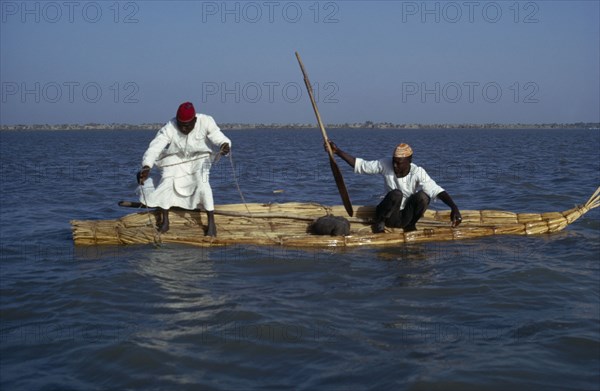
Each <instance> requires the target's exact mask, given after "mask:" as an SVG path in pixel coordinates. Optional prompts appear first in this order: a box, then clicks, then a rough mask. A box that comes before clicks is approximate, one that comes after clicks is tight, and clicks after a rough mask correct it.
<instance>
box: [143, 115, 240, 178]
mask: <svg viewBox="0 0 600 391" xmlns="http://www.w3.org/2000/svg"><path fill="white" fill-rule="evenodd" d="M196 118H197V120H196V125H195V126H194V129H193V130H192V131H191V132H190V133H188V134H187V135H185V134H183V133H181V132H180V131H179V130H178V129H177V120H176V119H175V118H173V119H172V120H170V121H169V122H167V124H166V125H165V126H163V127H162V128H161V129H160V130H159V131H158V133H157V134H156V137H154V139H153V140H152V141H151V142H150V145H149V146H148V149H147V150H146V153H144V157H143V158H142V166H148V167H153V166H154V165H155V164H156V165H158V166H160V167H163V173H162V175H163V177H165V176H167V177H168V176H181V175H185V174H192V173H193V172H195V171H197V170H198V169H201V167H200V166H201V162H202V160H204V159H203V158H204V157H206V158H209V157H210V156H211V155H212V154H215V153H217V152H218V151H219V148H220V146H221V145H222V144H223V143H228V144H229V145H230V146H231V140H229V139H228V138H227V137H226V136H225V135H224V134H223V132H221V129H219V127H218V126H217V124H216V122H215V120H214V119H213V118H212V117H211V116H209V115H205V114H196ZM182 162H190V163H184V164H178V163H182Z"/></svg>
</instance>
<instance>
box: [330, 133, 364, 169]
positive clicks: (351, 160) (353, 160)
mask: <svg viewBox="0 0 600 391" xmlns="http://www.w3.org/2000/svg"><path fill="white" fill-rule="evenodd" d="M328 141H329V145H330V146H331V151H332V152H333V153H334V154H335V155H338V156H339V157H341V158H342V159H343V160H344V161H345V162H346V163H348V164H349V165H350V167H352V168H354V165H355V164H356V158H355V157H354V156H352V155H350V154H349V153H347V152H344V151H342V150H341V149H339V148H338V146H337V145H335V144H334V142H333V141H331V140H328ZM325 150H327V146H325Z"/></svg>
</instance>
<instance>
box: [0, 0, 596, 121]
mask: <svg viewBox="0 0 600 391" xmlns="http://www.w3.org/2000/svg"><path fill="white" fill-rule="evenodd" d="M599 4H600V2H599V1H520V2H519V1H495V2H494V1H472V2H464V1H456V2H454V1H449V2H448V1H425V2H424V1H321V2H316V1H227V2H225V1H181V2H176V1H175V2H167V1H122V2H116V1H73V2H63V1H56V2H53V1H50V2H41V1H29V2H23V1H5V0H1V1H0V6H1V7H0V11H1V24H0V29H1V30H0V32H1V34H0V57H1V60H0V61H1V64H0V65H1V67H0V79H1V89H2V97H1V99H2V100H1V108H0V123H1V124H5V125H8V124H21V123H24V124H45V123H48V124H61V123H88V122H99V123H113V122H117V123H120V122H123V123H134V124H135V123H148V122H151V123H153V122H164V121H166V120H168V119H169V118H171V117H172V116H173V115H174V113H175V110H176V108H177V106H178V104H179V103H181V102H183V101H186V100H190V101H192V102H194V104H195V105H196V107H197V109H198V111H200V112H203V113H207V114H210V115H212V116H213V117H215V119H216V120H217V122H218V123H228V122H251V123H252V122H254V123H295V122H300V123H313V122H314V121H315V120H314V115H313V113H312V109H311V107H310V103H309V100H308V95H307V93H306V90H305V88H304V84H303V80H302V75H301V73H300V70H299V67H298V64H297V62H296V59H295V57H294V51H296V50H297V51H299V52H300V54H301V56H302V58H303V61H304V64H305V66H306V68H307V71H308V73H309V76H310V79H311V82H312V83H313V85H314V88H315V91H317V93H318V105H319V109H320V111H321V115H322V117H323V120H324V121H325V122H326V123H345V122H349V123H352V122H363V121H367V120H370V121H375V122H394V123H489V122H497V123H516V122H523V123H540V122H544V123H546V122H559V123H568V122H579V121H586V122H588V121H590V122H598V121H600V108H599V107H600V71H599V69H600V49H599V48H600V27H599V21H600V6H599Z"/></svg>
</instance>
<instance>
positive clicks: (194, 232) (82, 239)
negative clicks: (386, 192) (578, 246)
mask: <svg viewBox="0 0 600 391" xmlns="http://www.w3.org/2000/svg"><path fill="white" fill-rule="evenodd" d="M599 205H600V188H598V189H597V190H596V192H595V193H594V194H593V195H592V197H591V198H590V199H589V200H588V202H587V203H585V204H584V205H580V206H576V207H575V208H572V209H569V210H566V211H564V212H552V213H513V212H506V211H493V210H464V211H461V214H462V216H463V222H462V224H461V225H460V226H459V227H457V228H451V227H450V223H449V221H450V212H449V211H433V210H428V211H426V212H425V215H424V216H423V218H422V219H421V220H419V223H418V224H417V230H416V231H413V232H403V230H402V229H389V228H387V229H386V232H385V233H380V234H374V233H372V230H371V224H372V221H371V220H372V218H373V217H374V214H375V208H374V207H371V206H359V207H356V208H355V216H354V217H349V216H348V215H347V214H346V210H345V209H344V207H343V206H341V205H340V206H333V207H327V206H323V205H320V204H312V203H296V202H292V203H284V204H228V205H219V206H217V207H216V208H215V222H216V224H217V229H218V236H217V237H216V238H211V237H206V236H204V232H205V230H206V223H207V222H206V214H205V213H202V212H199V211H183V210H172V211H171V212H170V215H169V216H170V229H169V232H167V233H164V234H159V233H158V232H157V230H156V228H155V227H156V218H157V212H156V211H153V210H142V211H139V212H137V213H132V214H129V215H126V216H124V217H121V218H119V219H117V220H96V221H90V220H74V221H71V226H72V230H73V241H74V242H75V244H76V245H105V244H106V245H115V244H144V243H182V244H190V245H196V246H202V247H211V246H226V245H232V244H248V245H269V246H273V245H278V246H289V247H328V246H341V247H360V246H389V245H396V244H401V243H416V242H433V241H447V240H462V239H473V238H479V237H484V236H491V235H536V234H544V233H552V232H557V231H560V230H562V229H564V228H565V227H566V226H567V225H569V224H571V223H572V222H574V221H575V220H577V219H578V218H579V217H581V216H583V215H584V214H585V213H587V212H588V211H589V210H591V209H593V208H596V207H597V206H599ZM328 214H329V215H335V216H343V217H345V218H347V219H348V220H349V221H350V231H351V233H350V235H349V236H335V237H333V236H316V235H310V234H308V233H307V228H308V226H309V224H310V223H311V222H312V221H313V220H315V219H317V218H319V217H321V216H325V215H328Z"/></svg>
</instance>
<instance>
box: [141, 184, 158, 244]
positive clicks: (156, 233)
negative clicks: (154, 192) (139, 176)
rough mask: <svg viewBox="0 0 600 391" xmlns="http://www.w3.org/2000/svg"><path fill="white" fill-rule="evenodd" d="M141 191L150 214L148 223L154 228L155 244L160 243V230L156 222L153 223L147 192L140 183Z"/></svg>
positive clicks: (147, 212)
mask: <svg viewBox="0 0 600 391" xmlns="http://www.w3.org/2000/svg"><path fill="white" fill-rule="evenodd" d="M140 191H141V192H142V198H143V199H144V206H145V207H146V214H147V215H148V225H149V226H151V227H152V228H154V244H155V245H157V246H158V245H160V243H161V239H160V231H159V230H158V228H157V227H156V224H152V218H151V217H150V211H149V210H150V207H149V206H148V201H146V192H145V191H144V186H143V185H142V184H140Z"/></svg>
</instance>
